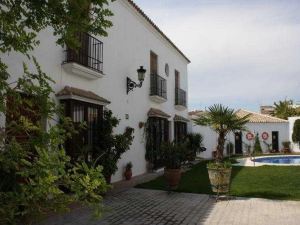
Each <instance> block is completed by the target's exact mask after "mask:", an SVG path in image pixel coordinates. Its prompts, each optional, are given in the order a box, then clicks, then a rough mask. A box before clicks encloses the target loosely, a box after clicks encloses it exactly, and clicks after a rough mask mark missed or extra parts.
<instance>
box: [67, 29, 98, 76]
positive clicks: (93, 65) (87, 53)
mask: <svg viewBox="0 0 300 225" xmlns="http://www.w3.org/2000/svg"><path fill="white" fill-rule="evenodd" d="M78 40H79V43H80V47H79V49H77V50H73V49H71V48H67V50H66V59H65V61H64V63H71V62H74V63H78V64H80V65H82V66H85V67H87V68H90V69H93V70H95V71H97V72H100V73H103V43H102V42H101V41H99V40H98V39H96V38H94V37H92V36H91V35H89V34H86V33H80V34H78Z"/></svg>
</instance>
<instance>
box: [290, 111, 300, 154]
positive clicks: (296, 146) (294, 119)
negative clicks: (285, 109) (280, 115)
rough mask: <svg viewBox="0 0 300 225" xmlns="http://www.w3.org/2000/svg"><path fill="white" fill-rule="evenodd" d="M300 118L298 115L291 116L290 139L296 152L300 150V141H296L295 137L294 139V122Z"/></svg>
mask: <svg viewBox="0 0 300 225" xmlns="http://www.w3.org/2000/svg"><path fill="white" fill-rule="evenodd" d="M298 119H300V117H299V116H298V117H289V140H290V142H291V148H292V149H293V150H294V151H295V152H300V147H299V143H294V142H293V139H292V135H293V129H294V124H295V121H296V120H298Z"/></svg>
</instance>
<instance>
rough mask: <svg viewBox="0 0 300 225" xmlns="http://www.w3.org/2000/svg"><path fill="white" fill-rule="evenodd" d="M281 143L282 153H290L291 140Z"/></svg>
mask: <svg viewBox="0 0 300 225" xmlns="http://www.w3.org/2000/svg"><path fill="white" fill-rule="evenodd" d="M282 145H283V153H290V152H291V150H290V145H291V142H290V141H283V142H282Z"/></svg>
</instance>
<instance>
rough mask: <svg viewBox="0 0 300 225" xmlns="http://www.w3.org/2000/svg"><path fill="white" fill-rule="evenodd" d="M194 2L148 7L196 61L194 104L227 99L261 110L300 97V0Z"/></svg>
mask: <svg viewBox="0 0 300 225" xmlns="http://www.w3.org/2000/svg"><path fill="white" fill-rule="evenodd" d="M190 2H191V1H190ZM193 2H194V3H195V2H197V3H198V4H193V5H192V6H193V7H189V6H191V4H186V6H185V7H183V8H179V7H176V5H174V4H173V5H172V7H168V6H169V5H170V4H172V1H163V2H162V3H161V4H159V5H157V4H153V5H151V4H150V3H149V1H147V3H148V5H147V7H146V8H145V11H146V12H147V14H149V16H150V17H151V18H153V20H154V21H156V22H157V24H158V25H159V26H160V27H161V28H162V30H163V31H164V32H165V33H166V34H167V35H168V36H169V37H170V38H171V39H172V40H173V41H174V42H175V43H176V44H177V45H178V47H180V48H181V49H182V50H183V51H184V53H185V54H186V55H187V56H188V57H189V58H190V59H191V61H192V63H191V64H190V66H189V102H190V108H191V109H193V108H198V107H205V106H208V105H210V104H213V103H217V102H221V103H224V104H228V105H230V106H232V107H235V108H239V107H246V108H250V109H256V110H258V106H259V105H260V104H272V103H273V102H274V101H275V100H279V99H283V98H285V97H288V98H293V99H295V100H300V91H299V90H300V14H299V13H298V12H299V10H300V4H297V1H288V2H284V3H283V2H279V1H272V3H269V4H268V3H267V1H266V2H265V1H253V2H252V3H251V1H249V2H247V4H246V3H245V4H242V3H237V1H234V3H231V4H229V1H226V4H224V1H219V4H218V1H214V4H207V2H206V1H193ZM137 3H139V1H137ZM140 3H143V1H140ZM298 3H299V2H298Z"/></svg>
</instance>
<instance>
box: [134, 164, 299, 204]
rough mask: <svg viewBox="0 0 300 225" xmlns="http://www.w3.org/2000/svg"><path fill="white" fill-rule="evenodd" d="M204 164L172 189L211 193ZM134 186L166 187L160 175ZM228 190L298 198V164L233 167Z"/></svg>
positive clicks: (260, 195)
mask: <svg viewBox="0 0 300 225" xmlns="http://www.w3.org/2000/svg"><path fill="white" fill-rule="evenodd" d="M206 163H207V161H206V162H201V163H199V164H197V165H195V166H194V167H193V168H192V169H191V170H190V171H187V172H186V173H184V174H183V175H182V178H181V181H180V185H179V187H178V189H177V190H176V191H177V192H190V193H201V194H212V192H211V189H210V183H209V179H208V174H207V169H206ZM136 187H138V188H146V189H158V190H166V183H165V180H164V177H163V176H162V177H158V178H157V179H155V180H152V181H150V182H147V183H144V184H140V185H137V186H136ZM230 189H231V191H230V194H231V195H233V196H243V197H258V198H269V199H288V200H300V167H298V166H261V167H240V166H233V169H232V176H231V188H230Z"/></svg>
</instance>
